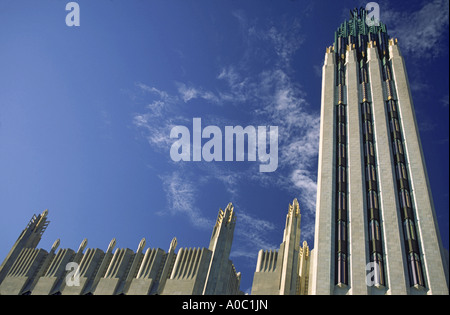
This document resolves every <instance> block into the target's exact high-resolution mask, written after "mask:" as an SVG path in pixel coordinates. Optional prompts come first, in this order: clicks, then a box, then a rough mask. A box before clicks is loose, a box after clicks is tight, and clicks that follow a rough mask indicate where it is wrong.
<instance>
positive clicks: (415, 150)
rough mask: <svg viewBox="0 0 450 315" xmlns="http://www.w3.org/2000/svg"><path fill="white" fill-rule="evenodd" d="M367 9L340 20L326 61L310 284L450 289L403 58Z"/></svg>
mask: <svg viewBox="0 0 450 315" xmlns="http://www.w3.org/2000/svg"><path fill="white" fill-rule="evenodd" d="M366 14H367V13H366V11H365V10H364V9H360V10H359V11H358V10H357V9H355V10H353V11H352V12H351V17H350V20H349V21H345V22H344V23H342V24H341V26H340V27H339V28H338V29H337V31H336V32H335V39H334V45H333V46H331V47H329V48H327V50H326V54H325V62H324V65H323V68H322V98H321V126H320V144H319V145H320V149H319V161H318V183H317V204H316V230H315V241H314V255H313V256H314V257H313V262H312V267H311V268H312V276H311V277H312V279H311V283H310V290H311V292H310V293H311V294H448V267H447V265H446V264H447V262H446V261H445V259H444V255H443V248H442V243H441V239H440V234H439V230H438V225H437V221H436V215H435V211H434V205H433V199H432V196H431V190H430V186H429V183H428V177H427V172H426V167H425V160H424V156H423V152H422V147H421V143H420V137H419V131H418V128H417V122H416V117H415V113H414V107H413V102H412V98H411V92H410V87H409V82H408V77H407V74H406V68H405V63H404V60H403V57H402V55H401V53H400V50H399V47H398V43H397V40H396V39H392V38H389V36H388V34H387V31H386V26H385V25H384V24H382V23H378V25H373V24H374V23H367V22H366ZM372 22H373V21H372ZM368 24H372V25H368Z"/></svg>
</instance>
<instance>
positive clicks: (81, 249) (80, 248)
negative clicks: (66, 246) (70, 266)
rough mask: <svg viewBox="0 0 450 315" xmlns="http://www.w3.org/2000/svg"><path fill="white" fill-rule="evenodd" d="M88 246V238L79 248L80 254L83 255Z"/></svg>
mask: <svg viewBox="0 0 450 315" xmlns="http://www.w3.org/2000/svg"><path fill="white" fill-rule="evenodd" d="M86 246H87V238H85V239H84V240H82V241H81V244H80V247H78V253H82V252H83V251H84V249H85V248H86Z"/></svg>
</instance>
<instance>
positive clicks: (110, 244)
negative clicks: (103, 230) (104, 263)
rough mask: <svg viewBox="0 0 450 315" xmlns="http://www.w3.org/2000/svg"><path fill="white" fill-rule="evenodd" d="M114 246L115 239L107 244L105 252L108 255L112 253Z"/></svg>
mask: <svg viewBox="0 0 450 315" xmlns="http://www.w3.org/2000/svg"><path fill="white" fill-rule="evenodd" d="M115 246H116V239H115V238H113V239H112V240H111V242H109V245H108V249H107V250H106V252H108V253H110V252H112V251H113V249H114V247H115Z"/></svg>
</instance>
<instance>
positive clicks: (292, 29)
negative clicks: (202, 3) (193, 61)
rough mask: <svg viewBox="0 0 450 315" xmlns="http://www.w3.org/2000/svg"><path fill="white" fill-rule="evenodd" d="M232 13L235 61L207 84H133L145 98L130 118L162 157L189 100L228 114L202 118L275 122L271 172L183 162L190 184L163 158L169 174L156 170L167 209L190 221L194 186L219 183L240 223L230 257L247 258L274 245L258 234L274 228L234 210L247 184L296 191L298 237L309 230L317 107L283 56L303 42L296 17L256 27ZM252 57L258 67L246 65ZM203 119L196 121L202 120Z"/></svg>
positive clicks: (200, 221)
mask: <svg viewBox="0 0 450 315" xmlns="http://www.w3.org/2000/svg"><path fill="white" fill-rule="evenodd" d="M234 16H235V17H236V19H237V21H238V22H239V23H240V26H241V30H242V34H241V35H242V37H243V41H245V43H246V45H245V47H244V50H243V51H242V59H241V60H237V61H235V62H234V63H229V64H224V65H222V66H221V67H219V69H220V70H219V71H218V72H217V75H216V76H215V77H213V78H211V80H210V84H209V85H208V88H206V87H203V86H200V85H196V84H194V83H191V82H189V83H186V82H174V85H175V90H174V91H173V92H172V93H169V92H167V91H163V90H162V89H159V88H157V87H153V86H149V85H147V84H144V83H138V84H136V87H137V88H138V89H140V90H141V91H142V92H144V93H147V94H148V96H149V99H150V100H151V101H150V102H149V103H148V105H147V106H146V109H145V111H144V112H142V113H137V114H135V116H134V120H133V122H134V125H135V126H136V127H138V128H139V129H140V130H143V131H144V133H145V134H146V137H147V139H148V142H149V144H150V145H151V146H152V147H153V148H155V149H157V150H160V151H161V150H165V152H166V153H167V156H168V150H169V148H170V145H171V143H172V142H173V139H170V138H169V135H170V129H171V128H172V127H173V126H174V125H176V124H182V125H188V124H190V123H192V115H191V116H189V115H188V114H187V113H188V112H187V109H188V108H191V107H192V106H189V105H190V104H195V103H194V101H195V100H197V101H198V100H202V101H204V102H206V103H210V104H215V105H217V104H220V105H222V106H223V107H222V108H224V107H226V108H227V112H229V113H231V114H230V115H228V116H226V115H227V113H224V112H223V111H221V115H225V116H218V114H217V112H215V111H214V110H213V111H211V112H209V113H204V116H207V117H208V121H209V124H211V123H213V124H216V125H217V126H225V125H241V126H247V125H253V126H260V125H264V126H269V125H271V126H278V127H279V168H278V170H277V171H276V172H275V173H271V174H264V173H260V172H258V168H257V166H258V165H256V164H255V163H253V164H251V163H249V164H251V165H249V166H248V168H247V169H240V170H239V172H237V171H236V169H235V168H230V167H229V164H227V163H212V162H211V163H208V162H196V163H191V164H190V165H189V166H190V167H191V169H190V170H191V171H192V172H193V173H195V178H196V182H195V183H194V182H193V181H192V180H191V179H192V178H193V177H191V176H190V174H189V173H187V170H186V169H185V168H183V167H181V166H180V165H178V164H176V163H172V164H171V165H172V167H174V168H175V170H174V171H173V172H172V173H171V174H169V175H163V176H161V179H162V183H163V187H164V189H165V191H166V198H167V202H168V205H169V208H170V213H171V214H172V215H175V214H181V215H185V216H187V218H189V221H190V222H191V223H192V224H193V225H194V226H203V225H207V224H208V222H209V220H208V219H207V218H206V217H205V216H202V215H201V212H200V211H199V210H198V208H197V207H196V203H197V202H198V200H197V198H201V195H200V194H198V189H199V188H198V187H199V185H200V184H199V181H200V182H201V183H202V184H205V183H209V182H213V181H215V182H220V183H222V184H223V185H224V188H225V189H224V193H227V194H228V196H229V198H230V201H231V202H233V204H235V207H236V209H237V214H238V215H239V216H238V220H239V225H238V226H241V227H242V228H237V231H236V233H238V234H239V235H240V237H239V239H240V240H241V241H240V242H239V245H238V246H237V247H235V248H234V250H233V255H234V256H245V257H252V258H254V257H255V255H257V251H258V250H259V249H261V248H264V249H267V248H276V247H277V246H278V245H277V244H273V243H272V242H269V241H267V239H266V236H267V235H268V234H267V233H269V232H270V231H272V230H273V229H275V226H274V225H273V224H272V223H270V222H268V221H265V220H261V219H258V218H256V217H255V216H254V214H252V213H250V212H247V211H245V209H240V208H239V204H240V202H239V201H240V200H241V198H245V196H241V195H240V193H239V191H240V188H241V187H242V185H245V184H246V183H248V182H253V184H257V185H260V186H263V187H264V186H265V187H268V186H276V187H277V189H280V190H284V191H285V192H286V191H287V192H289V194H291V195H292V196H293V198H294V197H297V198H298V199H299V202H300V206H301V208H302V214H303V215H304V216H306V220H305V218H304V219H303V220H304V221H305V222H312V224H311V227H310V228H306V229H303V230H304V231H306V233H305V235H312V234H311V233H309V232H308V231H309V230H311V229H312V226H313V221H314V220H313V218H314V210H315V194H316V184H315V183H316V176H315V172H316V160H317V154H318V143H319V113H318V112H314V111H312V110H311V108H310V105H309V103H308V101H307V100H306V93H305V92H304V91H303V89H302V87H301V86H300V85H299V84H298V83H297V82H296V81H295V80H294V79H293V73H294V71H293V69H292V66H291V62H292V60H293V58H294V56H295V54H296V53H297V51H298V49H299V48H300V46H301V44H302V43H303V39H302V34H301V32H300V30H301V28H300V23H299V22H298V21H297V20H294V21H290V22H289V23H288V22H286V21H284V22H283V23H281V24H279V23H277V26H275V24H274V23H268V24H264V25H263V26H261V25H258V24H257V22H256V21H249V20H248V19H247V18H246V16H245V14H243V13H242V12H235V13H234ZM266 25H269V26H268V27H267V26H266ZM261 47H264V49H265V52H264V53H263V55H264V57H262V56H261V55H260V54H261ZM262 59H263V60H264V62H261V60H262ZM253 62H256V63H258V65H257V66H255V65H252V66H249V63H253ZM259 62H261V64H259ZM250 68H251V71H249V69H250ZM215 108H217V107H215ZM237 113H238V114H241V113H242V115H236V114H237ZM237 117H238V118H237ZM239 117H240V118H239ZM244 117H245V118H244ZM204 118H205V117H202V122H203V120H205V121H206V119H204ZM180 122H184V123H180ZM193 169H195V170H193ZM191 175H192V174H191ZM197 180H198V181H197ZM308 217H310V220H308ZM194 218H195V219H194ZM311 218H312V219H311ZM279 228H281V227H279ZM246 244H247V245H246Z"/></svg>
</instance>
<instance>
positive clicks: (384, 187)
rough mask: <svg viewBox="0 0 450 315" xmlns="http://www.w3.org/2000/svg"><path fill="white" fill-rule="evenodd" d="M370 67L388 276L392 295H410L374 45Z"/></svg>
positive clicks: (368, 55)
mask: <svg viewBox="0 0 450 315" xmlns="http://www.w3.org/2000/svg"><path fill="white" fill-rule="evenodd" d="M367 65H368V70H369V81H370V93H371V96H372V108H373V129H374V134H375V143H374V145H375V152H376V160H377V163H378V164H377V167H376V169H377V174H378V179H379V183H378V184H379V185H378V187H379V201H380V204H379V206H380V210H381V213H382V222H381V223H382V226H383V233H384V234H383V240H384V248H385V251H386V261H385V263H386V276H387V279H388V290H389V291H388V292H389V293H391V294H406V293H407V291H406V278H405V272H404V270H405V268H404V267H405V266H404V264H403V255H402V246H401V236H400V232H401V226H400V218H399V216H398V211H397V208H398V205H397V198H396V193H395V192H396V189H395V186H394V177H393V174H394V169H393V165H394V163H393V161H392V158H391V145H390V141H389V127H388V125H387V120H386V116H387V113H386V110H385V106H384V95H383V86H382V79H383V78H382V72H381V67H380V60H379V58H378V51H377V49H376V47H373V44H372V45H370V43H369V47H368V48H367Z"/></svg>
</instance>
